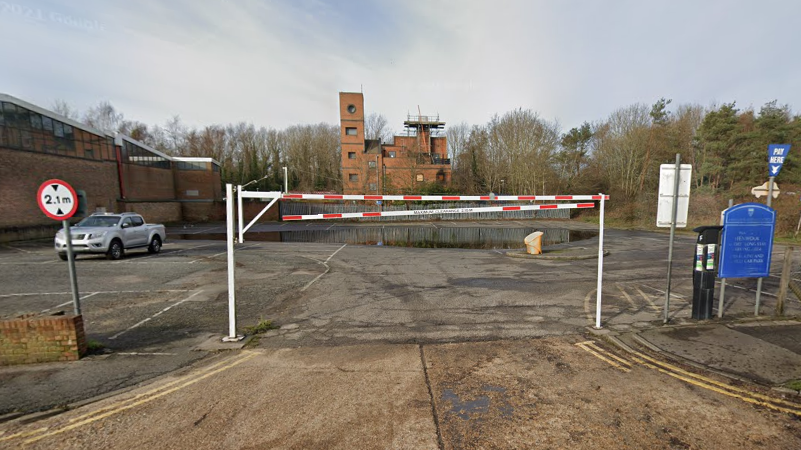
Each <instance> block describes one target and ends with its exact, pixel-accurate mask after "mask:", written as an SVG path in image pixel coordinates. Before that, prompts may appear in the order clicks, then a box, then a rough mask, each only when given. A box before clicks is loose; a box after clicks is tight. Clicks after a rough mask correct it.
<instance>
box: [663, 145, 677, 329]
mask: <svg viewBox="0 0 801 450" xmlns="http://www.w3.org/2000/svg"><path fill="white" fill-rule="evenodd" d="M680 178H681V154H680V153H676V175H675V177H674V179H673V183H674V185H673V214H672V215H671V219H670V243H669V244H668V269H667V288H666V289H665V317H664V318H663V319H662V323H663V324H665V323H668V314H669V310H670V278H671V272H673V239H674V238H675V237H676V216H677V215H678V212H679V181H680Z"/></svg>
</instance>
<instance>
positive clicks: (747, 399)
mask: <svg viewBox="0 0 801 450" xmlns="http://www.w3.org/2000/svg"><path fill="white" fill-rule="evenodd" d="M639 362H640V363H642V364H643V365H644V366H646V367H649V368H651V369H655V370H657V371H659V372H661V373H664V374H665V375H669V376H671V377H673V378H676V379H679V380H682V381H684V382H686V383H690V384H692V385H694V386H698V387H701V388H704V389H707V390H710V391H713V392H717V393H719V394H723V395H726V396H728V397H732V398H736V399H739V400H742V401H744V402H746V403H751V404H753V405H759V406H764V407H765V408H770V409H773V410H775V411H780V412H784V413H789V414H794V415H796V416H799V417H801V411H799V410H794V409H790V408H784V407H781V406H777V405H774V404H772V403H770V402H779V403H784V402H782V401H781V400H779V399H774V398H770V397H765V396H761V395H759V394H757V393H755V392H750V391H744V392H745V393H746V395H740V394H735V393H734V392H730V391H727V390H726V389H723V388H720V387H716V386H713V385H711V384H707V383H704V382H702V381H698V380H694V379H692V378H688V377H685V376H682V375H679V374H677V373H674V372H671V371H670V370H666V369H663V368H661V367H657V366H655V365H653V364H649V363H646V362H644V361H639ZM731 387H732V386H726V388H727V389H728V388H731ZM751 396H753V397H765V398H767V399H768V401H762V400H757V399H756V398H753V397H751Z"/></svg>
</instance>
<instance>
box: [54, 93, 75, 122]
mask: <svg viewBox="0 0 801 450" xmlns="http://www.w3.org/2000/svg"><path fill="white" fill-rule="evenodd" d="M50 108H51V109H52V110H53V111H54V112H56V113H58V114H61V115H62V116H64V117H66V118H68V119H72V120H78V119H79V118H80V117H81V115H80V113H79V112H78V110H77V109H75V108H73V107H72V106H70V104H69V103H67V102H66V100H62V99H60V98H59V99H56V100H55V101H53V106H51V107H50Z"/></svg>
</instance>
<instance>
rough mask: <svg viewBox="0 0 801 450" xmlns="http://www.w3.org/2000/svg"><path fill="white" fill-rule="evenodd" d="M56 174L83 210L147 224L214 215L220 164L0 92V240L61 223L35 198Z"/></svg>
mask: <svg viewBox="0 0 801 450" xmlns="http://www.w3.org/2000/svg"><path fill="white" fill-rule="evenodd" d="M52 178H57V179H61V180H64V181H66V182H67V183H69V184H70V185H72V187H73V188H75V189H76V190H82V191H84V192H85V193H86V199H87V209H88V211H89V212H90V213H91V212H94V211H108V212H126V211H135V212H138V213H140V214H142V215H143V216H144V217H145V219H146V220H148V221H150V222H179V221H203V220H211V219H219V218H220V217H221V213H222V211H223V207H222V184H221V181H220V163H219V162H217V161H214V160H213V159H211V158H185V157H174V156H169V155H166V154H164V153H162V152H159V151H158V150H156V149H154V148H151V147H149V146H147V145H145V144H144V143H142V142H139V141H136V140H135V139H132V138H130V137H128V136H124V135H121V134H115V135H111V134H108V133H105V132H103V131H100V130H96V129H94V128H92V127H89V126H87V125H84V124H82V123H79V122H77V121H75V120H72V119H69V118H67V117H64V116H62V115H60V114H57V113H55V112H52V111H48V110H46V109H44V108H41V107H39V106H36V105H33V104H30V103H28V102H26V101H24V100H20V99H18V98H15V97H12V96H10V95H6V94H0V193H2V195H3V200H2V202H0V242H5V241H12V240H19V239H32V238H39V237H52V236H53V231H54V229H55V228H58V227H60V226H61V225H60V224H59V223H57V222H56V221H54V220H52V219H49V218H47V217H46V216H45V215H44V214H43V213H42V212H41V211H40V210H39V207H38V205H37V201H36V193H37V189H38V187H39V185H40V184H41V183H43V182H44V181H47V180H49V179H52Z"/></svg>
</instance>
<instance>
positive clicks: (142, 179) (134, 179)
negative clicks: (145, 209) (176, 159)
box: [121, 164, 175, 201]
mask: <svg viewBox="0 0 801 450" xmlns="http://www.w3.org/2000/svg"><path fill="white" fill-rule="evenodd" d="M121 166H122V174H123V180H125V186H124V195H125V198H126V199H128V200H139V201H141V200H174V199H175V183H174V181H173V173H172V169H162V168H159V167H148V166H140V165H138V164H122V165H121Z"/></svg>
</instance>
